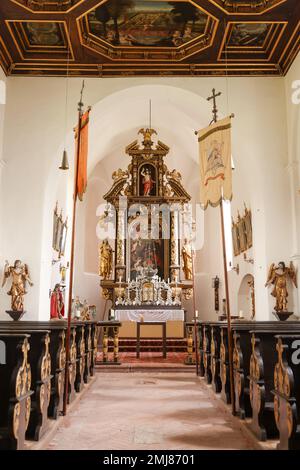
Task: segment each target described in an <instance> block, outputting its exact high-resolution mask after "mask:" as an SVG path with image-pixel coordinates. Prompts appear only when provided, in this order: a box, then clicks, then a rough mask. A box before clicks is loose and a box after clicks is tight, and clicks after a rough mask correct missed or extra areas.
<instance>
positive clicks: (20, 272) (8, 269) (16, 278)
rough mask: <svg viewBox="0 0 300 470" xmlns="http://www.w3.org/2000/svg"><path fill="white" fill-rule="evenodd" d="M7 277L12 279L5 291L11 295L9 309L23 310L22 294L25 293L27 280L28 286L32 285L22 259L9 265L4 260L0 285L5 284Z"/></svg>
mask: <svg viewBox="0 0 300 470" xmlns="http://www.w3.org/2000/svg"><path fill="white" fill-rule="evenodd" d="M8 278H11V280H12V284H11V288H10V290H9V291H8V292H7V294H8V295H10V296H11V309H12V310H13V311H15V312H23V311H24V296H25V294H27V291H26V284H27V282H28V284H29V285H30V286H33V282H32V281H31V279H30V275H29V270H28V266H27V264H23V263H22V261H20V260H16V261H15V262H14V265H13V266H10V265H9V262H8V261H6V262H5V266H4V276H3V281H2V287H4V286H5V283H6V280H7V279H8Z"/></svg>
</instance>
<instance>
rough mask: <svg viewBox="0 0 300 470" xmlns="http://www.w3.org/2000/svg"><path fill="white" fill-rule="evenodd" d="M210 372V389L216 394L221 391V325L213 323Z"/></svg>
mask: <svg viewBox="0 0 300 470" xmlns="http://www.w3.org/2000/svg"><path fill="white" fill-rule="evenodd" d="M210 328H211V332H210V337H211V341H210V370H211V378H212V379H211V383H212V388H213V390H214V391H215V392H216V393H220V392H221V390H222V381H221V375H220V373H221V370H220V364H221V361H220V349H221V324H220V323H219V322H213V323H211V325H210Z"/></svg>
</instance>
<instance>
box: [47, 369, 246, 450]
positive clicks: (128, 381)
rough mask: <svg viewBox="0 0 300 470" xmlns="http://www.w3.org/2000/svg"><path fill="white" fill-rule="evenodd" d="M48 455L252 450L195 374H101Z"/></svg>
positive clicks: (66, 421)
mask: <svg viewBox="0 0 300 470" xmlns="http://www.w3.org/2000/svg"><path fill="white" fill-rule="evenodd" d="M44 449H48V450H62V449H64V450H67V449H69V450H75V449H78V450H85V449H90V450H99V449H102V450H103V449H104V450H124V449H129V450H138V449H146V450H159V449H167V450H169V449H170V450H171V449H178V450H179V449H209V450H210V449H220V450H221V449H239V450H242V449H248V450H249V449H253V441H252V440H251V439H250V438H249V436H247V434H244V433H242V432H241V429H240V427H239V426H238V421H237V420H236V419H235V418H233V417H231V416H230V414H229V413H228V412H227V413H226V410H225V409H224V408H223V407H222V406H221V405H220V402H219V400H217V399H214V397H213V395H212V393H211V391H210V390H209V389H208V387H207V386H206V385H205V383H204V381H203V380H200V379H199V378H197V377H196V376H195V375H194V373H192V372H187V373H178V372H177V373H175V372H173V373H172V372H167V373H166V372H164V373H159V372H155V371H154V372H147V373H134V372H130V373H119V372H115V373H105V372H101V373H98V374H97V376H96V379H95V381H94V383H93V384H92V385H91V387H90V388H89V389H88V390H87V391H86V393H85V394H84V396H83V397H82V399H81V400H80V402H79V403H78V404H77V405H76V406H75V407H74V408H73V409H72V410H71V411H70V413H69V415H68V416H67V417H65V418H64V419H63V420H62V421H61V423H60V425H59V427H58V429H57V431H56V434H55V437H54V438H53V439H52V441H50V442H49V443H48V444H47V446H45V447H44Z"/></svg>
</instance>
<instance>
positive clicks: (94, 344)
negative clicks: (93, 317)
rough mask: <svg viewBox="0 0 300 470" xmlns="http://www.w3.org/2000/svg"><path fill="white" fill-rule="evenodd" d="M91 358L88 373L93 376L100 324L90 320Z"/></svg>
mask: <svg viewBox="0 0 300 470" xmlns="http://www.w3.org/2000/svg"><path fill="white" fill-rule="evenodd" d="M91 335H92V359H91V367H90V375H91V377H93V376H94V375H95V365H96V360H97V353H98V342H99V335H100V326H99V325H97V323H96V322H92V333H91Z"/></svg>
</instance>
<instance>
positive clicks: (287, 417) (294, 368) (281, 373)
mask: <svg viewBox="0 0 300 470" xmlns="http://www.w3.org/2000/svg"><path fill="white" fill-rule="evenodd" d="M276 341H277V344H276V350H277V363H276V365H275V370H274V391H273V393H274V395H275V396H274V416H275V421H276V426H277V428H278V430H279V438H280V442H279V444H278V446H277V448H278V449H279V450H299V449H300V364H299V360H300V354H299V353H297V352H296V349H298V350H299V348H300V335H299V334H298V335H295V334H292V335H277V336H276Z"/></svg>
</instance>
